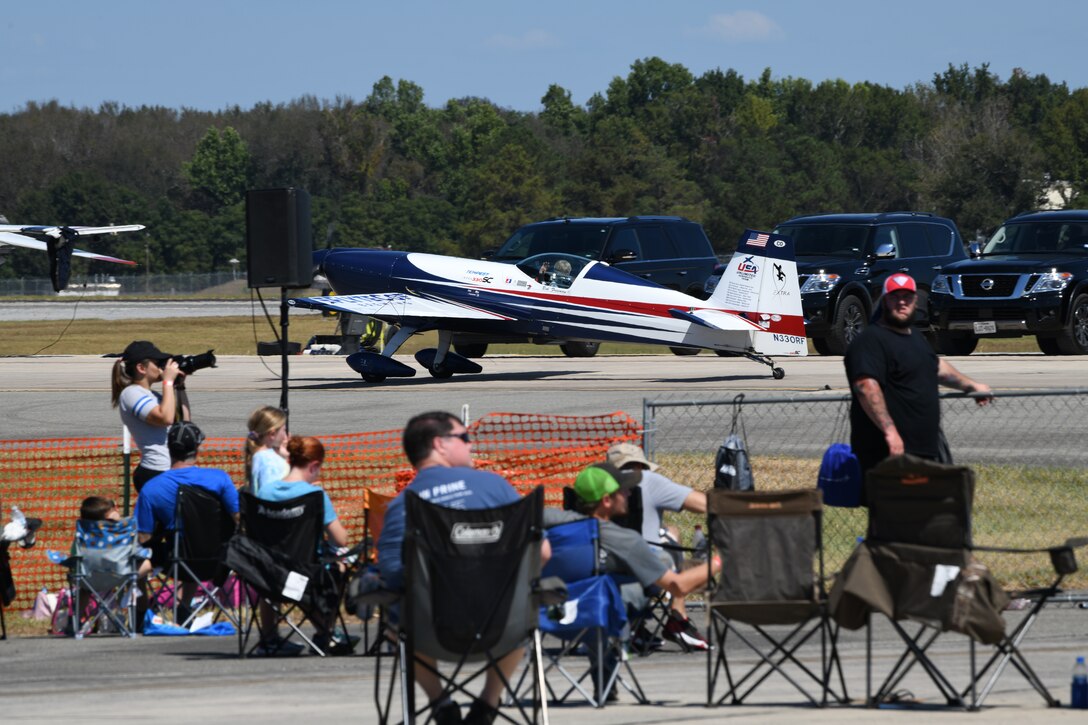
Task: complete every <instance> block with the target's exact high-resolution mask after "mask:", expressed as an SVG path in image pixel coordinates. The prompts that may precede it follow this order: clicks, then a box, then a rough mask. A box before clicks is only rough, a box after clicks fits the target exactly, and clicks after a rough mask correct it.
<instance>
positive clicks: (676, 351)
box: [669, 347, 699, 357]
mask: <svg viewBox="0 0 1088 725" xmlns="http://www.w3.org/2000/svg"><path fill="white" fill-rule="evenodd" d="M669 349H670V350H672V354H673V355H679V356H681V357H685V356H687V355H698V354H699V348H697V347H670V348H669Z"/></svg>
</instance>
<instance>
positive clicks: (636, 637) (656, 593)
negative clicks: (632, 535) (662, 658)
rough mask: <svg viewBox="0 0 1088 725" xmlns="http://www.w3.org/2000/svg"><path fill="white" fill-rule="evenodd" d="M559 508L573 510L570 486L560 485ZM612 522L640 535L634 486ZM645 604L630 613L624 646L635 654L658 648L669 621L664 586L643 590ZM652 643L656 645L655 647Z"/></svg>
mask: <svg viewBox="0 0 1088 725" xmlns="http://www.w3.org/2000/svg"><path fill="white" fill-rule="evenodd" d="M563 509H564V510H565V511H577V510H578V494H576V493H575V492H574V489H573V488H571V487H570V486H564V487H563ZM612 523H614V524H616V525H617V526H622V527H624V528H627V529H631V530H632V531H637V532H638V533H639V535H640V536H641V535H642V491H641V490H640V489H639V488H638V487H637V486H636V487H635V488H633V489H631V492H630V493H629V494H627V513H626V514H624V515H623V516H617V517H616V518H614V519H612ZM647 543H648V544H652V545H654V546H660V547H662V548H663V549H668V550H677V551H694V549H688V548H684V547H682V546H678V545H675V546H674V545H667V544H662V543H660V542H656V541H649V542H647ZM613 579H615V580H616V583H617V584H630V583H632V582H633V581H634V580H633V579H630V578H624V577H618V576H614V575H613ZM645 593H646V604H645V605H644V606H642V607H641V608H640V609H639V610H638V611H637V612H631V613H630V614H631V621H630V625H629V627H628V628H629V629H630V631H631V634H632V636H631V637H630V638H629V639H628V645H629V646H630V647H631V650H632V651H633V652H635V653H636V654H638V655H639V656H640V657H645V656H646V655H648V654H650V653H652V652H654V651H655V649H658V648H660V647H661V644H662V639H661V638H662V634H663V632H664V630H665V625H666V624H667V623H668V621H669V612H670V602H671V597H672V595H671V594H669V592H668V591H667V590H665V589H661V588H659V587H656V586H653V587H649V588H647V589H646V590H645ZM655 643H656V645H657V646H656V648H655ZM678 644H679V645H680V648H681V649H682V650H683V651H685V652H689V651H691V648H690V647H688V646H687V645H686V644H683V642H679V643H678Z"/></svg>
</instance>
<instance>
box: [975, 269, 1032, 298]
mask: <svg viewBox="0 0 1088 725" xmlns="http://www.w3.org/2000/svg"><path fill="white" fill-rule="evenodd" d="M987 279H988V280H991V281H992V282H993V286H992V287H991V288H990V289H983V288H982V281H983V280H987ZM1019 280H1020V275H1018V274H964V275H961V276H960V285H961V286H962V287H963V296H964V297H1011V296H1012V293H1013V290H1014V289H1016V283H1017V282H1018V281H1019Z"/></svg>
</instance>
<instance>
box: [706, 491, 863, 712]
mask: <svg viewBox="0 0 1088 725" xmlns="http://www.w3.org/2000/svg"><path fill="white" fill-rule="evenodd" d="M821 513H822V505H821V503H820V492H819V491H818V490H815V489H801V490H793V491H758V492H757V491H730V490H727V489H715V490H713V491H711V492H709V493H708V494H707V530H708V532H709V542H710V546H711V549H712V553H714V552H716V553H717V554H719V555H720V556H721V560H722V569H721V572H720V574H719V576H718V578H717V580H716V581H715V580H714V579H713V578H712V579H711V584H710V635H711V638H712V643H713V647H712V648H711V650H710V653H709V656H708V658H707V705H708V706H716V705H721V704H723V703H726V702H728V703H729V704H733V705H739V704H741V703H743V702H744V701H745V700H746V699H747V698H748V696H749V695H750V694H751V693H752V692H753V691H754V690H755V689H756V688H757V687H759V685H761V684H762V683H763V682H764V681H765V680H766V679H767V678H768V677H770V676H771V675H772V674H777V675H780V676H781V677H783V678H784V679H785V680H786V681H788V682H789V683H790V684H791V685H792V686H793V687H794V688H796V689H797V691H798V692H800V693H801V694H802V695H804V697H805V698H806V699H807V700H808V701H809V702H810V703H811V704H813V705H819V706H824V705H827V703H828V699H829V698H834V700H835V701H836V702H839V703H846V702H848V697H847V694H846V681H845V679H844V677H843V673H842V663H841V661H840V659H839V653H838V647H837V641H838V628H837V627H836V626H834V624H833V623H832V622H831V620H830V618H829V615H828V606H827V596H826V593H825V590H824V557H823V545H822V534H821ZM711 558H713V556H712V557H711ZM707 566H708V567H710V566H711V565H710V563H709V562H708V564H707ZM777 625H784V627H785V629H784V630H782V628H780V627H778V626H777ZM772 627H775V628H774V629H772ZM730 634H732V635H735V637H736V638H737V639H739V640H740V642H741V643H743V644H744V645H745V646H746V647H747V648H748V649H750V650H751V651H752V652H754V653H755V654H756V655H757V656H758V658H759V659H758V661H757V662H756V664H755V665H754V666H752V667H751V668H750V669H749V670H748V671H747V672H746V673H744V674H743V675H741V676H739V677H737V676H736V675H734V673H733V667H731V665H730V652H729V648H728V647H727V644H728V642H727V637H728V635H730ZM816 635H819V659H818V660H817V661H816V662H815V663H813V662H812V657H811V656H810V657H809V658H808V661H805V660H803V659H802V655H801V653H800V650H801V648H802V647H803V646H804V645H805V644H806V643H807V642H809V641H810V640H811V639H813V638H814V637H815V636H816ZM812 648H813V649H815V645H813V647H812ZM733 659H734V660H735V659H736V657H735V655H734V656H733ZM834 675H837V680H838V688H839V689H837V690H836V689H835V687H834V683H833V676H834ZM723 680H724V688H723V689H724V692H722V694H720V695H719V694H718V685H719V683H721V682H722V681H723ZM813 685H815V686H816V687H818V691H816V693H815V694H813V693H812V692H811V691H810V688H812V687H813Z"/></svg>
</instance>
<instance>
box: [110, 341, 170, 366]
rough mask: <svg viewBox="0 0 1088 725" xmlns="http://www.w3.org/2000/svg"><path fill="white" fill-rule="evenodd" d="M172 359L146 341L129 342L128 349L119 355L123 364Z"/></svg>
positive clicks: (168, 354) (166, 353)
mask: <svg viewBox="0 0 1088 725" xmlns="http://www.w3.org/2000/svg"><path fill="white" fill-rule="evenodd" d="M172 357H174V356H173V355H171V354H170V353H168V352H163V351H162V350H160V349H159V348H157V347H155V344H154V343H153V342H150V341H148V340H136V341H135V342H130V343H129V345H128V347H126V348H125V351H124V352H123V353H121V359H122V360H124V361H125V362H143V361H144V360H154V361H155V362H161V361H164V360H169V359H170V358H172Z"/></svg>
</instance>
